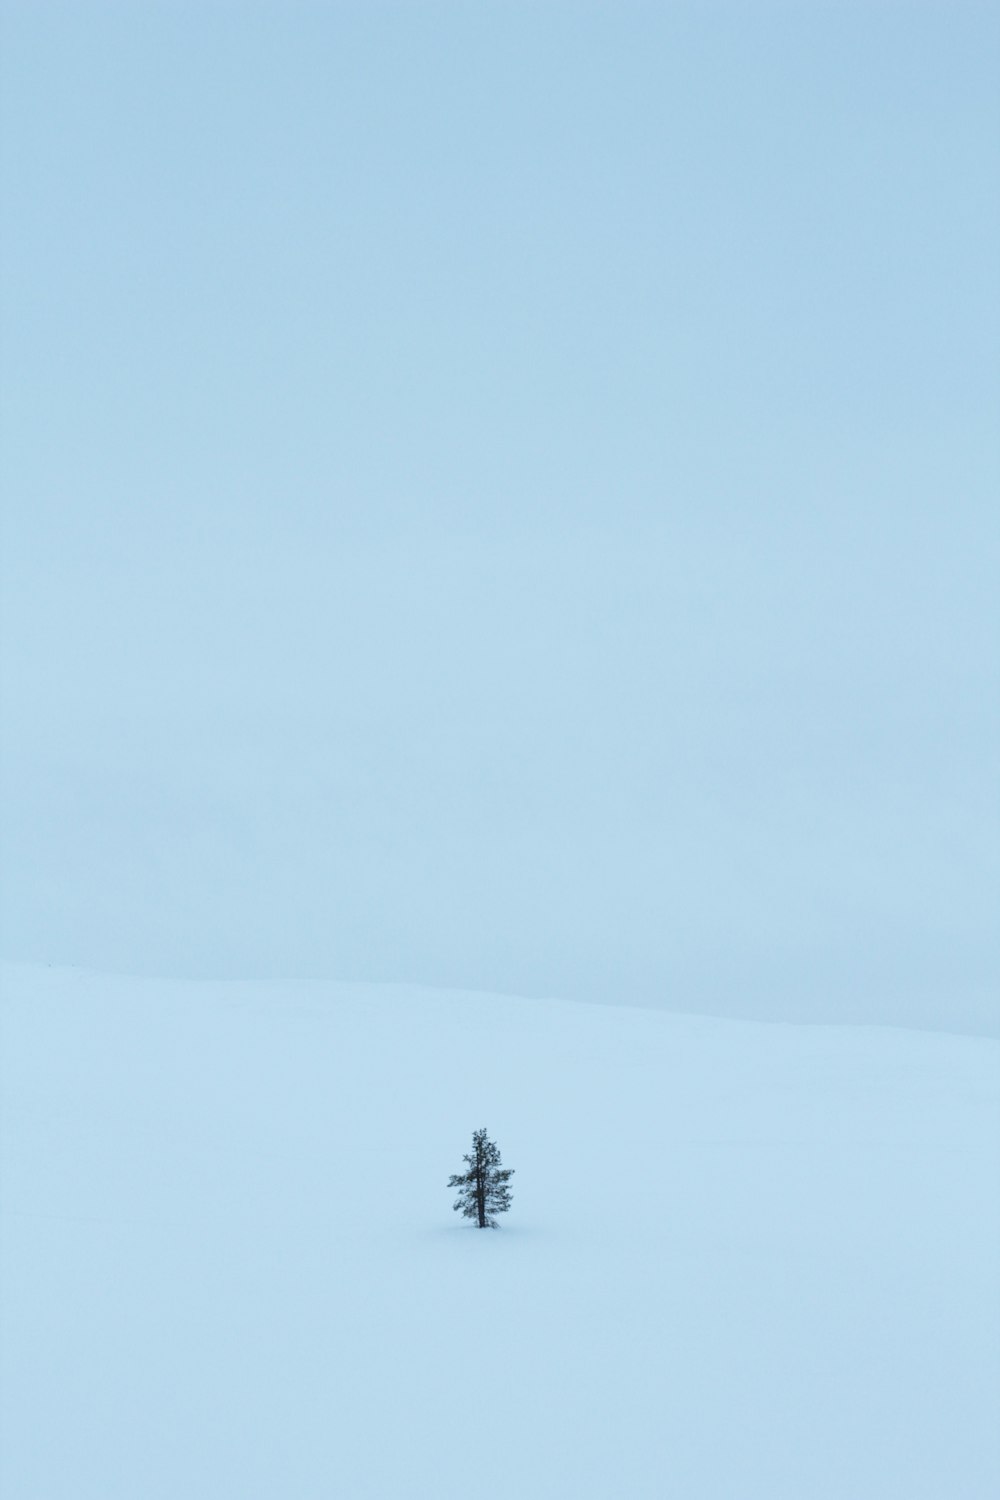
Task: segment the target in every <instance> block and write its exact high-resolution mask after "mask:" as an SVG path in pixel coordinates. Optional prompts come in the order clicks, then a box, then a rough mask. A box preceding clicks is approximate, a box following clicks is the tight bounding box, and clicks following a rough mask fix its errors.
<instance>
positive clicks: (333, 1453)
mask: <svg viewBox="0 0 1000 1500" xmlns="http://www.w3.org/2000/svg"><path fill="white" fill-rule="evenodd" d="M2 1049H3V1050H2V1056H3V1078H2V1088H3V1095H2V1098H3V1160H2V1185H3V1243H2V1256H3V1259H2V1267H0V1269H2V1313H3V1328H2V1358H3V1387H2V1422H3V1428H2V1445H3V1448H2V1451H3V1458H2V1470H0V1489H2V1493H3V1495H4V1497H5V1500H158V1497H163V1500H182V1497H183V1500H219V1497H222V1496H231V1497H234V1500H252V1497H261V1500H264V1497H266V1500H276V1497H282V1500H312V1497H317V1500H319V1497H323V1500H330V1497H344V1500H362V1497H368V1496H370V1497H394V1500H395V1497H398V1500H411V1497H413V1500H418V1497H419V1500H422V1497H428V1500H432V1497H433V1500H448V1497H451V1496H460V1495H461V1496H465V1495H469V1494H475V1495H477V1496H479V1497H481V1500H486V1497H491V1496H498V1497H499V1496H503V1497H505V1500H513V1497H518V1500H528V1497H535V1496H538V1497H542V1496H544V1497H553V1496H567V1497H573V1500H578V1497H579V1500H586V1497H602V1500H603V1497H609V1500H610V1497H625V1500H640V1497H657V1500H662V1497H665V1496H676V1497H680V1500H707V1497H718V1500H749V1497H763V1500H779V1497H787V1500H822V1497H831V1500H865V1497H872V1500H875V1497H878V1500H885V1497H887V1496H893V1497H899V1500H920V1497H927V1500H979V1497H982V1500H986V1497H989V1500H994V1497H995V1496H996V1495H997V1494H1000V1448H998V1432H997V1422H998V1413H1000V1201H998V1199H1000V1195H998V1192H997V1182H998V1180H1000V1179H998V1176H997V1168H998V1165H1000V1102H998V1079H1000V1069H998V1052H1000V1048H998V1045H997V1043H995V1042H992V1041H989V1040H984V1039H980V1038H965V1037H958V1036H949V1035H941V1034H929V1033H920V1032H912V1031H911V1032H907V1031H902V1030H882V1029H862V1028H853V1027H852V1028H834V1027H815V1028H806V1027H793V1026H778V1025H753V1024H743V1023H737V1022H732V1021H714V1020H706V1019H700V1018H694V1017H686V1016H676V1015H670V1014H666V1013H663V1012H657V1011H654V1010H639V1009H629V1008H619V1007H602V1006H596V1005H580V1004H570V1003H561V1002H555V1001H552V1002H538V1001H522V1000H513V999H503V998H497V997H492V996H485V995H469V994H452V993H440V992H434V991H428V990H418V989H404V988H395V987H392V988H376V987H364V986H343V985H329V986H311V987H304V986H295V987H291V986H289V987H280V986H264V985H250V984H216V983H213V984H181V983H153V982H149V981H134V980H130V979H122V978H107V977H100V976H96V975H91V974H84V973H79V972H74V971H66V970H57V969H45V968H23V967H11V968H6V969H5V970H4V972H3V1034H2ZM481 1124H485V1125H486V1126H487V1127H488V1128H489V1130H490V1133H491V1135H492V1136H493V1137H494V1139H495V1140H496V1141H497V1143H498V1144H499V1146H500V1148H501V1151H502V1153H503V1159H504V1164H505V1165H507V1166H512V1167H514V1168H515V1176H514V1178H513V1182H512V1187H513V1189H514V1206H513V1209H512V1211H511V1213H510V1214H509V1215H508V1216H507V1218H506V1219H505V1220H504V1221H503V1224H502V1228H501V1229H500V1230H499V1231H497V1232H495V1233H494V1232H491V1231H485V1232H481V1231H479V1230H476V1229H474V1228H472V1227H469V1226H467V1225H465V1224H464V1223H460V1222H459V1220H458V1216H457V1215H455V1214H453V1213H452V1211H451V1201H452V1197H453V1194H452V1193H450V1192H449V1191H448V1189H447V1188H446V1186H445V1182H446V1179H447V1177H448V1175H449V1174H450V1173H452V1172H454V1171H457V1170H458V1169H459V1168H460V1166H461V1159H462V1155H463V1153H464V1152H466V1151H467V1150H468V1149H469V1145H470V1137H471V1132H472V1130H473V1128H474V1127H476V1126H479V1125H481Z"/></svg>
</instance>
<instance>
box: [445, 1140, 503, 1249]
mask: <svg viewBox="0 0 1000 1500" xmlns="http://www.w3.org/2000/svg"><path fill="white" fill-rule="evenodd" d="M463 1160H464V1161H465V1162H466V1163H467V1165H468V1168H469V1170H468V1171H467V1172H458V1173H455V1174H454V1175H453V1176H451V1177H449V1178H448V1186H449V1187H455V1188H458V1197H457V1198H456V1199H455V1202H454V1204H453V1205H452V1207H453V1208H454V1209H455V1212H456V1213H461V1214H462V1216H463V1218H466V1219H475V1220H476V1223H477V1224H478V1226H479V1228H480V1229H487V1228H489V1229H495V1228H496V1227H497V1226H496V1220H495V1219H494V1218H493V1215H494V1214H505V1213H506V1212H507V1210H508V1208H510V1188H509V1187H508V1186H507V1179H508V1178H509V1177H513V1175H514V1169H513V1167H507V1168H504V1167H501V1165H500V1152H499V1151H498V1150H497V1148H496V1146H495V1145H494V1144H493V1142H492V1141H491V1140H490V1138H489V1137H488V1136H487V1134H486V1130H485V1127H484V1128H483V1129H482V1130H474V1131H473V1132H472V1150H471V1151H470V1153H469V1155H468V1156H466V1157H464V1158H463Z"/></svg>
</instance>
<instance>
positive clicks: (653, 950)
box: [0, 0, 1000, 1027]
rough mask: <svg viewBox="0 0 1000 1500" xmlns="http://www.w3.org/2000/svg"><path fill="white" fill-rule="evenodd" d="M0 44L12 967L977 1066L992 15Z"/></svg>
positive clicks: (107, 10) (124, 7)
mask: <svg viewBox="0 0 1000 1500" xmlns="http://www.w3.org/2000/svg"><path fill="white" fill-rule="evenodd" d="M0 17H2V39H0V40H2V54H3V59H2V68H3V74H2V79H0V83H2V96H3V98H2V111H3V118H2V125H3V131H2V143H0V145H2V155H3V181H2V192H3V200H2V215H3V222H2V229H3V235H2V239H3V244H2V292H3V319H4V323H3V342H2V355H0V357H2V373H3V470H2V479H3V490H4V525H3V595H4V604H3V608H4V618H3V627H4V628H3V640H2V649H3V657H2V663H3V692H4V702H3V720H4V740H5V753H4V775H3V789H2V797H3V801H2V812H3V821H4V825H5V827H6V839H5V843H6V853H5V857H4V877H5V888H4V900H3V917H4V924H3V948H4V952H5V953H6V955H7V956H10V957H15V958H36V959H46V960H52V961H68V962H80V963H85V964H89V965H92V966H95V967H97V966H99V967H112V968H119V969H139V970H142V971H145V972H154V973H155V972H162V973H171V974H174V973H190V974H212V975H217V974H223V975H226V974H231V975H241V976H243V975H250V976H253V975H268V976H301V975H330V976H335V977H342V978H360V979H407V980H416V981H424V982H427V983H433V984H454V985H463V986H471V987H480V988H498V989H510V990H519V991H524V992H528V993H540V992H546V993H554V994H563V995H571V996H572V995H581V996H584V997H588V998H600V999H605V998H606V999H636V1000H639V1001H641V1002H643V1003H663V1004H666V1005H669V1006H671V1007H674V1008H680V1009H698V1008H706V1009H715V1010H724V1011H729V1012H735V1013H741V1014H774V1015H790V1016H802V1017H810V1018H837V1017H843V1018H845V1019H847V1018H854V1017H857V1016H866V1017H870V1018H872V1019H885V1020H904V1021H911V1022H914V1023H915V1024H922V1023H924V1022H927V1023H933V1024H937V1025H949V1024H952V1025H955V1026H977V1027H979V1026H984V1025H989V1024H991V1021H990V1016H991V1006H992V1005H993V1004H994V1002H993V1001H992V998H991V996H992V992H993V990H994V987H995V978H996V917H995V911H996V909H997V905H998V900H1000V879H998V869H997V864H998V842H1000V840H998V809H997V740H998V729H997V714H998V709H997V703H998V692H997V688H998V674H997V626H998V618H997V608H996V594H997V580H998V555H1000V546H998V520H997V498H998V492H1000V434H998V410H1000V404H998V402H1000V277H998V271H997V265H998V252H1000V194H998V185H1000V170H998V169H1000V106H998V103H997V77H998V66H1000V11H998V10H997V8H996V7H995V6H993V5H985V4H984V5H967V4H961V3H950V4H947V5H945V4H936V5H919V4H913V5H908V4H903V3H897V4H878V3H865V4H861V3H858V4H841V5H830V6H824V5H819V4H815V3H802V4H800V5H795V4H782V5H777V4H775V5H771V4H756V5H739V6H721V5H704V4H699V5H688V6H670V5H667V4H659V5H639V4H629V3H625V0H619V3H615V4H610V3H609V4H606V5H603V6H595V5H582V4H579V5H576V4H574V5H570V4H563V5H545V4H539V3H536V4H531V5H527V4H525V5H519V4H509V3H506V4H491V3H466V4H460V5H459V4H453V5H437V4H417V3H412V4H406V5H404V4H375V3H371V0H369V3H364V4H362V3H358V4H351V5H348V4H340V5H337V4H326V5H318V4H316V5H300V4H293V3H282V4H277V3H273V4H255V5H251V4H215V3H212V0H199V3H198V4H193V3H190V4H188V3H182V0H177V3H173V4H169V5H167V4H150V3H148V0H143V3H142V4H141V5H139V4H136V5H128V4H125V3H120V4H114V5H112V4H107V5H101V4H96V3H93V4H72V5H71V4H65V5H51V4H46V3H44V0H41V3H40V0H32V3H30V4H28V3H23V4H15V3H12V0H0ZM994 1014H995V1011H994Z"/></svg>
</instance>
